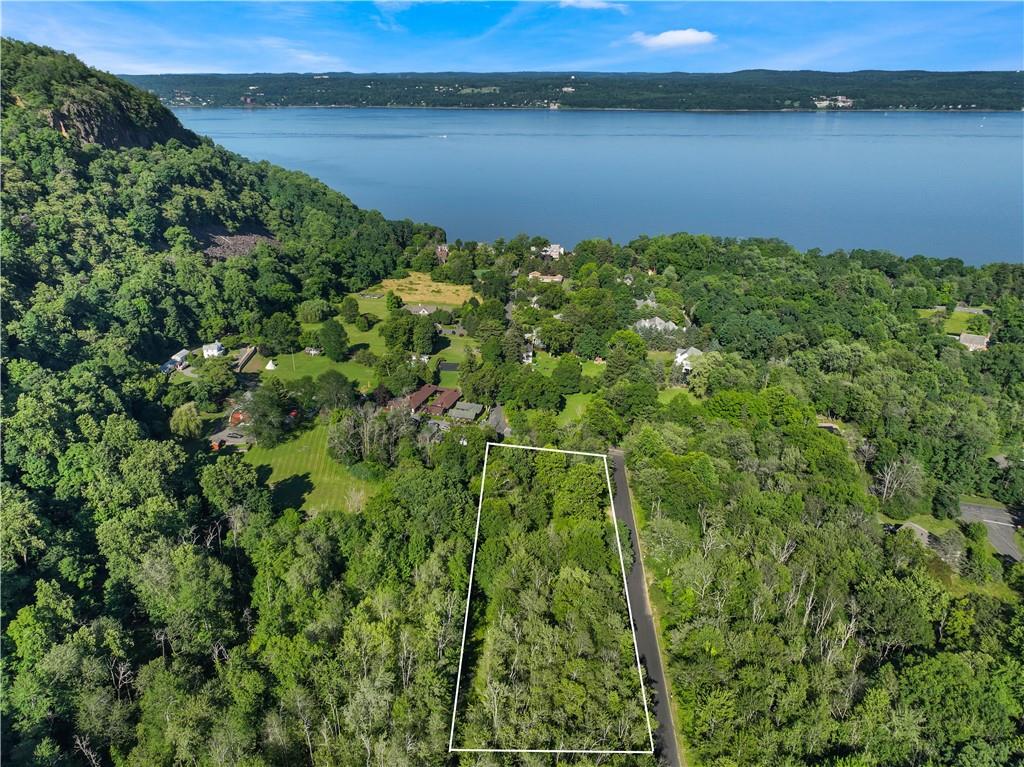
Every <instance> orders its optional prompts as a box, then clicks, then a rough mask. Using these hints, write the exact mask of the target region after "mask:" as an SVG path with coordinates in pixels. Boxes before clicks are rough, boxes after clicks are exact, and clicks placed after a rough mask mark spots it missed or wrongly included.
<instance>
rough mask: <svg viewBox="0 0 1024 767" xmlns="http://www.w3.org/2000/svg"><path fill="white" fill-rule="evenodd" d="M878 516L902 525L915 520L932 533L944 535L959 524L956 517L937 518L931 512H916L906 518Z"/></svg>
mask: <svg viewBox="0 0 1024 767" xmlns="http://www.w3.org/2000/svg"><path fill="white" fill-rule="evenodd" d="M878 518H879V520H880V521H881V522H883V523H884V524H887V525H902V524H903V523H904V522H913V523H914V524H915V525H918V526H920V527H923V528H924V529H925V530H927V531H928V532H929V533H931V534H932V535H942V534H944V533H948V532H949V531H950V530H952V529H953V528H955V527H956V526H957V524H956V520H954V519H936V518H935V517H933V516H932V515H931V514H915V515H914V516H912V517H907V518H906V519H892V518H891V517H887V516H886V515H885V514H881V513H880V514H879V515H878Z"/></svg>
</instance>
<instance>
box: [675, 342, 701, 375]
mask: <svg viewBox="0 0 1024 767" xmlns="http://www.w3.org/2000/svg"><path fill="white" fill-rule="evenodd" d="M703 354H704V352H702V351H701V350H700V349H698V348H697V347H696V346H691V347H689V348H687V349H676V358H675V360H674V361H673V363H672V364H673V365H675V366H676V367H681V368H682V369H683V370H685V371H686V372H687V373H689V372H690V371H691V370H693V361H694V360H695V359H697V358H698V357H700V356H702V355H703Z"/></svg>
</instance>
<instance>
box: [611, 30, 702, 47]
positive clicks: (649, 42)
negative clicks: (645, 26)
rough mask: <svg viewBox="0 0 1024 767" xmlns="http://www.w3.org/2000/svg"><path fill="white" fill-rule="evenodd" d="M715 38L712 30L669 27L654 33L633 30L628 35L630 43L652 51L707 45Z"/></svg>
mask: <svg viewBox="0 0 1024 767" xmlns="http://www.w3.org/2000/svg"><path fill="white" fill-rule="evenodd" d="M717 39H718V37H717V36H716V35H715V34H714V33H712V32H704V31H703V30H700V29H692V28H690V29H669V30H667V31H665V32H659V33H658V34H656V35H648V34H646V33H644V32H634V33H633V34H631V35H630V36H629V41H630V42H631V43H636V44H637V45H642V46H643V47H644V48H647V49H649V50H652V51H664V50H668V49H669V48H698V47H700V46H702V45H709V44H711V43H713V42H715V40H717Z"/></svg>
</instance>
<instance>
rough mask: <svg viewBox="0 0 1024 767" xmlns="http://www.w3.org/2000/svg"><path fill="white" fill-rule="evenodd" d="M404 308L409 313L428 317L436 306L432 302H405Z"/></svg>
mask: <svg viewBox="0 0 1024 767" xmlns="http://www.w3.org/2000/svg"><path fill="white" fill-rule="evenodd" d="M405 310H406V311H407V312H409V314H415V315H417V316H419V317H428V316H430V315H431V314H433V313H434V312H436V311H437V307H436V306H434V305H433V304H406V305H405Z"/></svg>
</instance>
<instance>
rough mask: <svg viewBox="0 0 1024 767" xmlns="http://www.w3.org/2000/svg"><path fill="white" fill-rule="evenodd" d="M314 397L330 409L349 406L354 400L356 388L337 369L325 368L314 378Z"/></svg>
mask: <svg viewBox="0 0 1024 767" xmlns="http://www.w3.org/2000/svg"><path fill="white" fill-rule="evenodd" d="M316 398H317V401H318V402H319V403H320V406H321V407H325V408H328V409H330V410H335V409H337V408H342V407H349V406H351V405H352V404H353V403H354V402H355V401H356V388H355V385H354V384H353V383H352V382H351V381H349V380H348V379H347V378H346V377H345V376H344V375H342V374H341V373H339V372H338V371H337V370H325V371H324V372H323V373H321V374H320V375H319V376H317V379H316Z"/></svg>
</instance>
